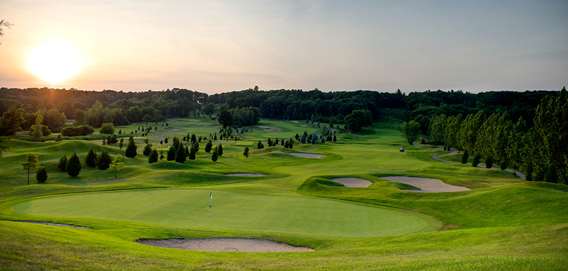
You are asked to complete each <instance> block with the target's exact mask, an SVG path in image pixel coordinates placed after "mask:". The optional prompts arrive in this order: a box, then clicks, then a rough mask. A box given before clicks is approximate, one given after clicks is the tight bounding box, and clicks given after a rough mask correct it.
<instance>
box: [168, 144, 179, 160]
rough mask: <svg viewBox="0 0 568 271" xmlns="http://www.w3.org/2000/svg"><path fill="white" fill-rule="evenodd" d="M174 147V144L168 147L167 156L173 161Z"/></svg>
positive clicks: (174, 156)
mask: <svg viewBox="0 0 568 271" xmlns="http://www.w3.org/2000/svg"><path fill="white" fill-rule="evenodd" d="M176 152H177V150H176V148H175V147H174V146H171V147H170V149H168V157H167V160H168V161H173V160H176Z"/></svg>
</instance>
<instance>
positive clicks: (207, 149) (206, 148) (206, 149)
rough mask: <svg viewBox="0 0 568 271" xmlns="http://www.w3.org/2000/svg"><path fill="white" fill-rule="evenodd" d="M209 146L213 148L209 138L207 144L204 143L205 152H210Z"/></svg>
mask: <svg viewBox="0 0 568 271" xmlns="http://www.w3.org/2000/svg"><path fill="white" fill-rule="evenodd" d="M211 148H213V143H212V142H211V140H209V141H208V142H207V144H205V152H206V153H210V152H211Z"/></svg>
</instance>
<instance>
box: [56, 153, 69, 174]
mask: <svg viewBox="0 0 568 271" xmlns="http://www.w3.org/2000/svg"><path fill="white" fill-rule="evenodd" d="M57 168H58V169H59V171H62V172H65V171H66V170H67V156H65V155H63V157H61V158H60V159H59V164H57Z"/></svg>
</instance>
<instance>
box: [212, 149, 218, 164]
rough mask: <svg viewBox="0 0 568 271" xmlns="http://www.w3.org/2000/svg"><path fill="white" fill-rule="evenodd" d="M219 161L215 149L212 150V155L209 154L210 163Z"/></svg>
mask: <svg viewBox="0 0 568 271" xmlns="http://www.w3.org/2000/svg"><path fill="white" fill-rule="evenodd" d="M217 159H219V154H218V153H217V148H215V149H213V154H211V161H213V162H217Z"/></svg>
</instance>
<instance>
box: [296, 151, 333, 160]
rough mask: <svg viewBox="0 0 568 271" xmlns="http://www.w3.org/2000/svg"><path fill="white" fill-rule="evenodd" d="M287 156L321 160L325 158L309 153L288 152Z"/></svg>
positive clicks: (321, 155)
mask: <svg viewBox="0 0 568 271" xmlns="http://www.w3.org/2000/svg"><path fill="white" fill-rule="evenodd" d="M288 155H290V156H294V157H300V158H308V159H321V158H324V157H325V156H324V155H323V154H317V153H309V152H289V153H288Z"/></svg>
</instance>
